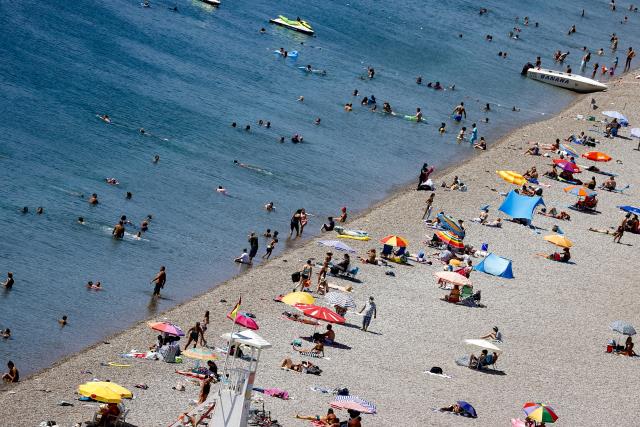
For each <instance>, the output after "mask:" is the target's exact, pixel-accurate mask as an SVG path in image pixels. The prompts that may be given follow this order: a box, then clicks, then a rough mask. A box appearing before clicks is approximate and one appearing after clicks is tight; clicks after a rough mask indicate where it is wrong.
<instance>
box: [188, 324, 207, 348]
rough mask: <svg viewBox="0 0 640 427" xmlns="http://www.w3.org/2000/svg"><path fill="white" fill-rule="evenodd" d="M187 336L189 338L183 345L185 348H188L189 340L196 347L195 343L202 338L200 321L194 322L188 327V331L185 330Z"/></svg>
mask: <svg viewBox="0 0 640 427" xmlns="http://www.w3.org/2000/svg"><path fill="white" fill-rule="evenodd" d="M187 336H188V337H189V340H188V341H187V344H185V346H184V349H185V350H187V349H188V348H189V345H190V344H191V342H193V348H196V345H198V342H199V341H200V339H203V340H204V333H203V332H202V328H201V327H200V322H196V324H195V325H194V326H193V327H192V328H191V329H189V331H188V332H187Z"/></svg>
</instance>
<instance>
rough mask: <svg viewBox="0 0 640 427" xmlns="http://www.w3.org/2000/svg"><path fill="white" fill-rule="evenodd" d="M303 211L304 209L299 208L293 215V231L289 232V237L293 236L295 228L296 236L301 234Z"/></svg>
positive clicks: (291, 223)
mask: <svg viewBox="0 0 640 427" xmlns="http://www.w3.org/2000/svg"><path fill="white" fill-rule="evenodd" d="M301 213H302V209H298V210H297V211H296V212H295V213H294V214H293V216H292V217H291V221H290V224H289V226H290V227H291V232H290V233H289V237H291V236H293V232H294V230H295V232H296V237H298V236H300V216H301V215H300V214H301Z"/></svg>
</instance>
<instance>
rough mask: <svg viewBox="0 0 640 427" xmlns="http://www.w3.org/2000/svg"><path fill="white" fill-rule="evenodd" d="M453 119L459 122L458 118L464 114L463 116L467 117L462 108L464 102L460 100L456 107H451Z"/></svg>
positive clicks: (460, 118) (465, 111)
mask: <svg viewBox="0 0 640 427" xmlns="http://www.w3.org/2000/svg"><path fill="white" fill-rule="evenodd" d="M452 114H453V119H454V120H455V121H456V122H459V121H460V120H462V117H463V116H464V118H465V119H466V118H467V110H465V108H464V102H461V103H460V105H458V106H457V107H456V108H454V109H453V113H452Z"/></svg>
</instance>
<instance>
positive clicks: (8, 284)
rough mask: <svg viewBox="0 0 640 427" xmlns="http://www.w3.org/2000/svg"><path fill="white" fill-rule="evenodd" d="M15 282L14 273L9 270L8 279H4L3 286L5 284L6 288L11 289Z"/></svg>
mask: <svg viewBox="0 0 640 427" xmlns="http://www.w3.org/2000/svg"><path fill="white" fill-rule="evenodd" d="M14 283H15V282H14V280H13V273H12V272H8V273H7V280H5V281H4V283H3V284H2V286H4V287H5V288H6V289H11V288H12V287H13V284H14Z"/></svg>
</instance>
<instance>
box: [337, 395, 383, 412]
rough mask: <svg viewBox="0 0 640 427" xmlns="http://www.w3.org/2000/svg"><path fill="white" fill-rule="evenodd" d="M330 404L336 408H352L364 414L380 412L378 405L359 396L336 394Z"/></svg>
mask: <svg viewBox="0 0 640 427" xmlns="http://www.w3.org/2000/svg"><path fill="white" fill-rule="evenodd" d="M329 406H331V407H333V408H336V409H351V410H354V411H358V412H361V413H363V414H375V413H376V412H378V410H377V408H376V405H375V404H374V403H372V402H369V401H368V400H364V399H362V398H360V397H358V396H340V395H338V396H336V398H335V400H334V401H333V402H331V403H329Z"/></svg>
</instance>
